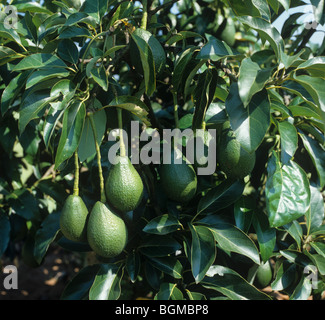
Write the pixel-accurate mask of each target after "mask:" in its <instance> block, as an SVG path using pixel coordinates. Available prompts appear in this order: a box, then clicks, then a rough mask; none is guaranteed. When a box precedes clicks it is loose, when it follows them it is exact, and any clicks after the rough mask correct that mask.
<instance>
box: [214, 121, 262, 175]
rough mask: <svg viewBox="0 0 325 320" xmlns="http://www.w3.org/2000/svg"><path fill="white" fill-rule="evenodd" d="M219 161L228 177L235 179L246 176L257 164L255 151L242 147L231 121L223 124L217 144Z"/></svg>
mask: <svg viewBox="0 0 325 320" xmlns="http://www.w3.org/2000/svg"><path fill="white" fill-rule="evenodd" d="M217 161H218V163H219V165H220V169H221V170H222V171H223V172H224V173H225V174H226V175H227V178H233V179H242V178H244V177H246V176H247V175H248V174H250V173H251V172H252V170H253V169H254V166H255V161H256V156H255V152H252V153H248V152H247V151H246V150H244V149H243V148H242V147H241V145H240V143H239V141H238V140H237V138H236V135H235V133H234V131H233V130H232V129H231V127H230V123H229V121H226V122H225V123H224V124H223V126H222V131H221V137H220V142H219V144H218V146H217Z"/></svg>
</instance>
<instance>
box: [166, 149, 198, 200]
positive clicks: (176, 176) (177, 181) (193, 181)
mask: <svg viewBox="0 0 325 320" xmlns="http://www.w3.org/2000/svg"><path fill="white" fill-rule="evenodd" d="M174 154H175V152H174V151H172V152H171V159H172V161H171V163H170V164H162V165H161V166H160V180H161V184H162V187H163V189H164V191H165V194H166V195H167V197H168V198H169V199H171V200H174V201H176V202H180V203H186V202H189V201H190V200H191V199H192V198H193V197H194V196H195V194H196V189H197V177H196V173H195V170H194V168H193V167H192V165H191V164H189V163H187V162H186V160H185V158H184V157H183V156H182V155H181V156H182V162H181V163H180V164H178V163H175V162H174ZM178 156H180V155H178Z"/></svg>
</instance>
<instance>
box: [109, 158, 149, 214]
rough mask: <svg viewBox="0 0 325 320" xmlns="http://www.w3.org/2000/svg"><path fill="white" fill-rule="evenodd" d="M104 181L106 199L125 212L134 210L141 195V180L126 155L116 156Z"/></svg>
mask: <svg viewBox="0 0 325 320" xmlns="http://www.w3.org/2000/svg"><path fill="white" fill-rule="evenodd" d="M116 161H117V164H113V165H112V167H111V169H110V171H109V173H108V176H107V179H106V182H105V192H106V197H107V201H108V203H109V204H111V205H112V206H113V207H114V208H116V209H117V210H118V211H120V212H122V213H125V212H129V211H132V210H134V209H135V208H136V207H137V206H138V205H139V204H140V202H141V200H142V197H143V188H144V187H143V182H142V180H141V177H140V175H139V173H138V172H137V170H136V169H135V168H134V166H133V164H132V163H131V161H130V159H129V158H128V157H127V156H117V157H116Z"/></svg>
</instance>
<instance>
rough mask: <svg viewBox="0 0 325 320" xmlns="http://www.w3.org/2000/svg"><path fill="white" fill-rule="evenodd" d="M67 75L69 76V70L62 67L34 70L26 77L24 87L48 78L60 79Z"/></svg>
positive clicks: (29, 86) (27, 87)
mask: <svg viewBox="0 0 325 320" xmlns="http://www.w3.org/2000/svg"><path fill="white" fill-rule="evenodd" d="M68 76H69V71H67V70H66V69H63V68H54V69H41V70H36V71H34V72H33V73H32V74H31V75H30V76H29V77H28V79H27V83H26V89H29V88H31V87H32V86H34V85H36V84H38V83H39V82H42V81H46V80H48V79H52V78H56V79H60V78H65V77H68Z"/></svg>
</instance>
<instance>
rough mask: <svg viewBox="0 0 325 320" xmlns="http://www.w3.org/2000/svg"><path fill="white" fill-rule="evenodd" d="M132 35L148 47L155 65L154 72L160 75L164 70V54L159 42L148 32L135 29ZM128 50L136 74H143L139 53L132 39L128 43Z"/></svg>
mask: <svg viewBox="0 0 325 320" xmlns="http://www.w3.org/2000/svg"><path fill="white" fill-rule="evenodd" d="M133 34H134V35H135V36H137V37H139V38H141V39H142V40H144V41H145V42H146V43H147V44H148V45H149V47H150V49H151V51H152V56H153V60H154V63H155V71H156V73H157V74H160V73H161V72H162V71H163V70H164V68H165V64H166V53H165V50H164V49H163V47H162V45H161V44H160V42H159V41H158V40H157V39H156V38H155V36H154V35H153V34H152V33H151V32H150V31H148V30H144V29H141V28H137V29H135V31H134V32H133ZM130 50H131V62H132V64H133V65H134V67H135V69H136V70H137V71H138V72H140V73H143V67H142V64H141V56H140V52H139V49H138V47H137V45H136V43H135V41H134V40H133V39H132V40H131V41H130Z"/></svg>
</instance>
